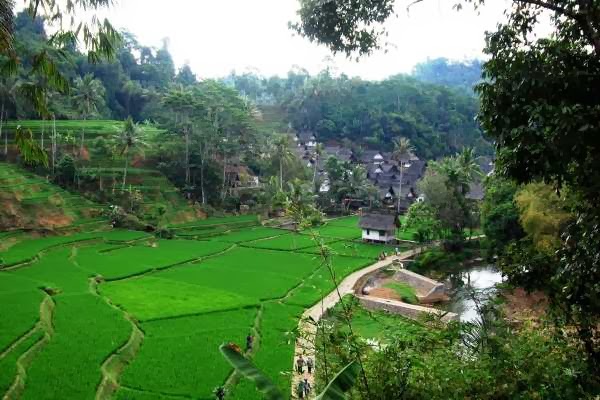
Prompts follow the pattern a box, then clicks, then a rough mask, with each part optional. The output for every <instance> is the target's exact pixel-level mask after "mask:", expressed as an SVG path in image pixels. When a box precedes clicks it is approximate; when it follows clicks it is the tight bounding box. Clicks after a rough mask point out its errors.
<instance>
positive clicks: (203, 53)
mask: <svg viewBox="0 0 600 400" xmlns="http://www.w3.org/2000/svg"><path fill="white" fill-rule="evenodd" d="M397 2H398V7H397V12H398V13H399V16H398V18H392V19H391V20H390V21H389V23H388V24H387V25H388V28H389V31H390V36H389V41H390V42H391V43H393V44H395V47H393V48H389V49H388V50H389V51H388V53H387V54H385V53H384V52H383V51H380V52H377V53H376V54H374V55H372V56H370V57H368V58H362V59H361V60H360V61H359V62H356V61H351V60H348V59H346V58H345V57H344V56H341V55H340V56H336V57H335V58H334V65H335V67H337V70H338V72H345V73H346V74H348V75H351V76H355V75H359V76H362V77H364V78H368V79H382V78H385V77H386V76H389V75H392V74H395V73H399V72H410V71H411V69H412V67H413V66H414V65H415V64H416V63H418V62H420V61H423V60H425V59H427V58H428V57H429V58H435V57H448V58H451V59H458V60H460V59H465V58H473V57H482V52H481V50H482V48H483V44H484V32H485V31H486V30H492V29H494V28H495V26H496V24H497V22H499V21H501V20H502V18H503V15H502V11H503V10H504V6H505V4H506V3H505V1H504V0H495V1H494V2H489V4H490V5H487V6H486V7H485V8H484V9H482V10H481V11H480V14H477V13H476V12H475V11H473V10H472V9H470V8H468V7H466V8H465V9H464V10H463V11H461V12H456V11H454V10H452V8H451V4H452V3H454V1H452V0H428V1H426V2H424V4H418V5H415V6H413V7H412V8H411V10H410V12H409V13H407V11H406V7H405V5H406V4H407V1H406V0H397ZM297 9H298V0H116V5H115V6H114V8H113V9H112V10H111V11H110V12H109V13H108V17H109V18H110V19H111V21H112V23H113V25H115V26H116V27H118V28H125V29H127V30H129V31H130V32H132V33H133V34H135V35H136V36H137V38H138V40H139V41H140V42H141V43H142V44H144V45H149V46H157V47H158V46H160V45H161V43H162V39H163V38H165V37H168V38H169V39H170V46H169V49H170V51H171V54H172V55H173V58H174V60H175V63H176V65H177V66H181V65H182V64H183V63H185V62H188V63H189V64H190V66H191V67H192V69H193V70H194V72H195V73H196V74H197V75H198V76H199V77H219V76H224V75H226V74H228V73H229V72H230V71H231V70H234V69H235V70H236V71H238V72H243V71H245V70H247V69H257V70H259V71H260V72H261V73H262V74H264V75H272V74H279V75H284V74H286V73H287V71H288V70H289V69H290V68H291V67H292V66H294V65H298V66H301V67H304V68H306V69H308V70H309V71H310V72H311V73H316V72H318V71H319V70H321V69H322V68H323V67H324V66H325V65H326V62H325V59H326V58H327V57H328V56H331V53H330V52H329V51H328V50H327V49H326V48H325V47H322V46H317V45H316V44H311V43H309V42H308V41H307V40H305V39H303V38H301V37H297V36H294V34H293V32H292V31H290V30H289V29H288V21H292V20H295V18H296V10H297Z"/></svg>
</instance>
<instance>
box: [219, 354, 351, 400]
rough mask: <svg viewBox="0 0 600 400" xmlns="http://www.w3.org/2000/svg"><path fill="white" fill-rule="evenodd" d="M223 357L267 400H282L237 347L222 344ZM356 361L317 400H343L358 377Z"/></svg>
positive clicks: (277, 390) (345, 368)
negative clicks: (251, 382)
mask: <svg viewBox="0 0 600 400" xmlns="http://www.w3.org/2000/svg"><path fill="white" fill-rule="evenodd" d="M219 349H220V350H221V354H223V357H225V359H226V360H227V362H229V364H231V366H232V367H233V368H235V370H236V371H237V372H239V373H240V374H242V375H243V376H244V377H246V378H248V379H250V380H251V381H253V382H254V384H255V385H256V388H257V389H258V390H259V391H260V392H261V393H263V395H264V396H265V399H267V400H284V396H283V393H282V392H281V391H280V390H279V388H278V387H277V386H276V385H275V384H274V383H273V381H271V379H269V377H267V376H266V375H265V374H264V373H263V372H262V371H261V370H260V369H258V368H257V367H256V366H255V365H254V364H253V363H252V362H251V361H250V360H248V359H247V358H246V357H245V356H244V355H243V354H242V352H241V349H240V347H239V346H237V345H236V344H233V343H229V344H222V345H221V347H220V348H219ZM358 372H359V368H358V364H357V363H356V361H353V362H351V363H350V364H348V365H346V366H345V367H344V368H343V369H342V370H341V371H340V372H339V373H338V374H337V375H336V376H335V377H334V378H333V379H332V380H331V381H330V382H329V384H328V385H327V387H326V388H325V390H323V392H321V393H320V394H319V395H317V398H316V399H317V400H344V399H346V393H347V392H348V391H349V390H350V389H351V388H352V387H353V386H354V383H355V382H356V378H357V377H358Z"/></svg>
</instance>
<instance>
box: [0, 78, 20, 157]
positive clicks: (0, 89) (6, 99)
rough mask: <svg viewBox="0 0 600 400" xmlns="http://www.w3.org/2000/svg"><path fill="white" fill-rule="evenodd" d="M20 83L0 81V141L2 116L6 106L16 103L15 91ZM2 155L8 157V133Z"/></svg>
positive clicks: (12, 79) (13, 80)
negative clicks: (0, 103) (0, 104)
mask: <svg viewBox="0 0 600 400" xmlns="http://www.w3.org/2000/svg"><path fill="white" fill-rule="evenodd" d="M20 84H21V81H20V80H18V79H16V78H8V79H2V80H1V81H0V98H1V102H2V107H1V109H0V139H2V127H3V125H4V115H5V114H6V110H5V107H6V104H7V103H8V104H14V103H16V101H17V90H18V89H19V86H20ZM4 155H5V156H6V155H8V132H6V135H5V137H4Z"/></svg>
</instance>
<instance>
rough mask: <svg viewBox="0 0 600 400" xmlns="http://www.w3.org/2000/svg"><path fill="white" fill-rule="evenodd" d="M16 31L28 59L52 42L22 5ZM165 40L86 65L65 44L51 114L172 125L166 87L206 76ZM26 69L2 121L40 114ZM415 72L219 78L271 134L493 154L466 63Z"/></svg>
mask: <svg viewBox="0 0 600 400" xmlns="http://www.w3.org/2000/svg"><path fill="white" fill-rule="evenodd" d="M15 39H16V43H17V52H18V53H19V54H21V56H22V57H21V58H22V59H24V60H27V59H29V58H30V56H31V55H32V54H33V53H35V52H37V51H39V50H40V49H44V46H46V47H49V46H48V44H47V40H48V35H47V33H46V32H45V30H44V24H43V23H42V21H41V20H40V19H39V18H38V19H36V20H32V19H31V18H30V17H29V16H28V15H26V13H20V14H18V16H17V18H16V34H15ZM168 44H169V41H168V40H167V39H165V40H164V43H163V46H162V47H161V48H159V49H155V48H151V47H147V46H144V45H143V44H141V43H139V42H138V41H137V39H136V38H135V37H134V36H133V35H132V34H130V33H127V32H123V34H122V41H121V44H120V46H119V47H118V48H117V54H116V58H115V59H114V60H113V61H112V62H105V63H90V62H89V61H88V57H87V56H85V55H84V54H82V53H80V52H79V51H77V50H76V49H75V48H70V49H67V51H65V52H64V53H63V54H61V58H60V60H61V62H60V63H59V65H58V68H59V69H60V71H61V72H62V73H63V75H64V76H65V77H66V78H67V79H68V80H69V81H71V82H72V88H71V93H70V94H65V93H63V94H61V93H59V92H57V91H51V92H49V94H48V98H47V102H48V108H49V111H50V113H51V114H52V115H53V116H54V117H55V118H56V119H116V120H124V119H126V118H127V117H132V119H133V120H134V121H136V122H142V121H153V122H157V123H160V124H163V125H168V119H169V111H167V110H166V109H165V107H164V104H163V97H164V95H165V93H167V92H168V91H169V90H170V89H172V88H174V87H190V86H193V85H195V84H197V83H198V82H199V81H201V80H202V79H200V78H202V77H196V75H195V74H194V73H193V72H192V70H191V69H190V67H189V66H188V65H184V66H183V67H181V68H180V69H179V70H178V71H176V68H175V65H174V63H173V59H172V57H171V54H170V53H169V49H168ZM48 51H50V49H48ZM442 65H445V66H446V67H445V70H444V73H443V76H444V77H443V79H439V80H437V81H436V80H435V79H432V78H431V76H432V75H436V76H438V75H440V73H439V72H437V71H438V70H439V69H443V67H442ZM460 65H463V67H462V68H463V69H465V70H468V71H471V75H473V74H476V68H474V67H475V66H477V65H478V64H477V63H476V62H474V63H473V64H468V65H467V64H460ZM27 71H28V70H27V68H22V70H21V73H20V77H19V78H18V79H17V78H9V79H7V80H4V81H3V83H2V88H3V90H2V93H1V97H2V102H3V104H4V107H5V110H6V111H5V119H28V118H37V117H39V114H38V112H37V111H36V110H34V109H33V108H32V106H31V103H30V102H28V101H27V99H26V98H24V97H22V96H15V94H16V90H17V87H19V86H22V85H23V84H24V83H27V82H28V81H29V80H31V77H30V76H28V74H27ZM419 71H420V72H419ZM426 71H435V72H430V73H427V72H426ZM417 72H418V73H416V74H415V77H416V78H419V79H422V80H423V81H431V82H433V83H424V82H421V81H420V80H418V79H415V78H412V77H410V76H403V75H397V76H393V77H390V78H388V79H385V80H383V81H365V80H362V79H360V78H351V77H348V76H346V75H344V74H342V75H340V76H333V75H332V74H331V73H330V71H329V70H324V71H322V72H321V73H320V74H318V75H316V76H311V75H310V74H309V73H308V72H307V71H306V70H303V69H300V68H296V69H294V70H292V71H290V72H289V73H288V75H287V76H286V77H283V78H282V77H277V76H272V77H263V76H260V75H258V74H256V73H243V74H237V73H235V72H232V73H231V74H229V75H228V76H226V77H224V78H223V79H220V80H218V81H219V82H221V83H222V84H224V85H225V86H231V87H233V88H235V89H237V90H238V91H239V93H240V94H241V95H242V96H245V97H246V98H247V99H248V100H249V101H251V102H252V103H254V104H256V105H257V106H258V107H259V108H260V109H261V110H262V111H264V114H265V117H266V119H268V120H269V119H275V121H276V122H278V123H276V124H275V127H274V126H273V125H270V124H263V127H264V129H265V130H267V131H269V130H271V132H268V133H272V130H274V129H285V127H286V126H287V125H288V124H289V126H290V127H291V128H293V129H294V130H295V131H298V132H305V131H307V132H311V133H314V134H315V135H316V136H317V138H318V140H319V141H321V142H327V141H337V142H342V141H344V140H346V141H347V142H353V143H355V144H360V145H361V146H363V147H365V148H374V149H378V148H381V147H383V146H389V145H391V143H392V141H393V139H394V138H396V137H398V136H404V137H407V138H409V139H410V140H411V141H412V143H413V144H414V146H415V148H416V152H417V154H418V155H419V156H421V157H422V158H427V159H429V158H437V157H440V156H443V155H451V154H454V153H455V152H457V151H459V150H460V149H462V148H463V147H465V146H469V147H475V148H476V150H477V152H478V153H479V154H490V153H491V146H490V144H489V143H488V142H487V141H486V140H485V139H484V138H483V136H482V132H481V130H480V129H479V125H478V123H477V122H476V120H475V115H476V113H477V108H478V102H477V100H476V98H474V97H473V96H471V95H470V94H469V93H467V92H465V91H464V90H461V89H460V88H459V89H455V88H451V87H450V86H452V85H454V84H455V83H456V82H452V79H454V81H458V80H460V79H462V78H457V77H458V76H463V70H462V69H460V68H459V67H457V66H456V64H451V63H450V62H448V61H447V60H434V61H431V62H428V63H425V64H422V65H420V66H419V67H418V68H417ZM452 76H454V77H455V78H452ZM467 79H471V78H467ZM41 83H43V82H41ZM438 84H439V85H438ZM465 84H466V83H465ZM443 85H448V86H443ZM459 86H460V85H459ZM89 92H93V93H94V94H95V97H97V99H95V100H94V101H93V104H89V103H87V102H80V101H77V100H75V101H74V99H78V98H81V96H85V94H86V93H89ZM78 94H79V97H78ZM71 95H73V96H74V97H72V96H71ZM259 125H260V124H259ZM265 125H266V126H265ZM259 128H261V126H259Z"/></svg>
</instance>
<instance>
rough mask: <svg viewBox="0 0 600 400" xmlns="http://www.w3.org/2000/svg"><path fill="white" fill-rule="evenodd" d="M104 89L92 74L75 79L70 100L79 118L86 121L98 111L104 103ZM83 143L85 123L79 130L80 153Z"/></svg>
mask: <svg viewBox="0 0 600 400" xmlns="http://www.w3.org/2000/svg"><path fill="white" fill-rule="evenodd" d="M105 95H106V90H105V89H104V85H103V84H102V82H101V81H99V80H98V79H96V78H94V75H92V74H85V76H84V77H83V78H79V77H78V78H77V79H75V86H74V87H73V97H72V100H73V102H74V104H75V107H76V109H77V111H78V112H79V115H80V116H81V118H82V119H83V120H84V121H86V120H87V119H88V118H89V117H91V116H93V115H94V114H96V113H98V108H99V107H100V106H101V105H102V104H103V103H104V96H105ZM84 144H85V124H84V125H83V127H82V130H81V145H80V151H79V152H80V154H81V153H83V147H84Z"/></svg>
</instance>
